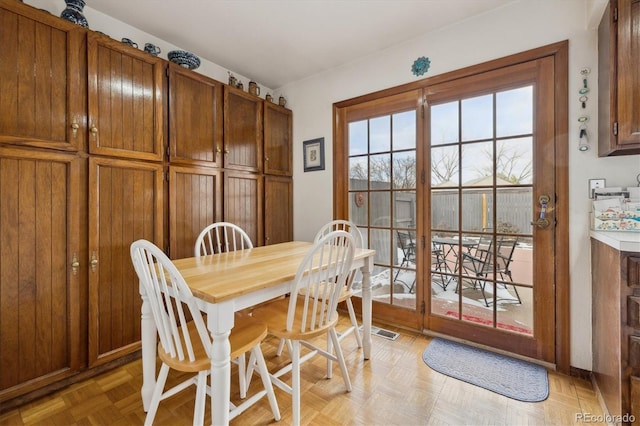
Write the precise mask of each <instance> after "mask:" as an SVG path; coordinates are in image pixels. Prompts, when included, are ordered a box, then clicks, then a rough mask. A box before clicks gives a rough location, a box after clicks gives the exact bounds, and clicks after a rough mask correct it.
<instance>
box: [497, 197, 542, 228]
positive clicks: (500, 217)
mask: <svg viewBox="0 0 640 426" xmlns="http://www.w3.org/2000/svg"><path fill="white" fill-rule="evenodd" d="M532 191H533V189H532V188H531V187H530V186H528V187H523V188H520V187H516V188H499V189H497V190H496V200H497V202H496V223H497V226H496V230H497V232H500V233H506V234H531V232H532V231H533V229H532V226H531V206H532V205H533V193H532Z"/></svg>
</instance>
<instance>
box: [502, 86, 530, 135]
mask: <svg viewBox="0 0 640 426" xmlns="http://www.w3.org/2000/svg"><path fill="white" fill-rule="evenodd" d="M532 132H533V86H526V87H521V88H518V89H513V90H507V91H504V92H498V93H496V136H497V137H504V136H512V135H522V134H530V133H532Z"/></svg>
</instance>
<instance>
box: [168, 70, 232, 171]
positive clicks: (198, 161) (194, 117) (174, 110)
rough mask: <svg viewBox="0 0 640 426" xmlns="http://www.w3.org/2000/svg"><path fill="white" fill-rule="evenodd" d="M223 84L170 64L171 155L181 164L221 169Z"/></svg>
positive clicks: (173, 160) (171, 157)
mask: <svg viewBox="0 0 640 426" xmlns="http://www.w3.org/2000/svg"><path fill="white" fill-rule="evenodd" d="M222 87H223V84H222V83H220V82H218V81H215V80H212V79H210V78H207V77H205V76H202V75H200V74H196V73H194V72H193V71H189V70H187V69H185V68H183V67H181V66H179V65H176V64H173V63H171V64H169V147H170V151H169V155H170V160H171V162H172V163H174V162H180V163H186V164H194V165H201V166H209V167H217V166H219V164H218V159H221V158H222V157H221V155H219V154H220V153H222Z"/></svg>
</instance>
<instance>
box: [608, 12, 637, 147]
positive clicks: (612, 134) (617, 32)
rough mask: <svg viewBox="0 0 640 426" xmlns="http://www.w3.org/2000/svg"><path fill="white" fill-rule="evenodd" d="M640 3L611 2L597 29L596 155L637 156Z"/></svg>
mask: <svg viewBox="0 0 640 426" xmlns="http://www.w3.org/2000/svg"><path fill="white" fill-rule="evenodd" d="M639 40H640V0H610V2H609V7H608V8H607V9H606V10H605V13H604V15H603V17H602V20H601V22H600V27H599V28H598V87H599V103H598V107H599V111H598V128H599V135H598V136H599V137H598V154H599V155H600V156H609V155H624V154H640V73H638V64H640V42H639Z"/></svg>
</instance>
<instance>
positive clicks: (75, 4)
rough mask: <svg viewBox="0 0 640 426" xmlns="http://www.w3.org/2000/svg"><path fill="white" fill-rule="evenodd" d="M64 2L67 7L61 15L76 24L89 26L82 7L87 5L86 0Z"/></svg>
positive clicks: (67, 0) (66, 0)
mask: <svg viewBox="0 0 640 426" xmlns="http://www.w3.org/2000/svg"><path fill="white" fill-rule="evenodd" d="M64 2H65V3H66V4H67V7H66V8H65V9H64V10H63V11H62V13H61V14H60V17H61V18H62V19H66V20H67V21H69V22H73V23H74V24H78V25H80V26H82V27H85V28H89V23H88V22H87V18H85V17H84V15H83V14H82V9H83V8H84V6H85V2H84V0H64Z"/></svg>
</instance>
